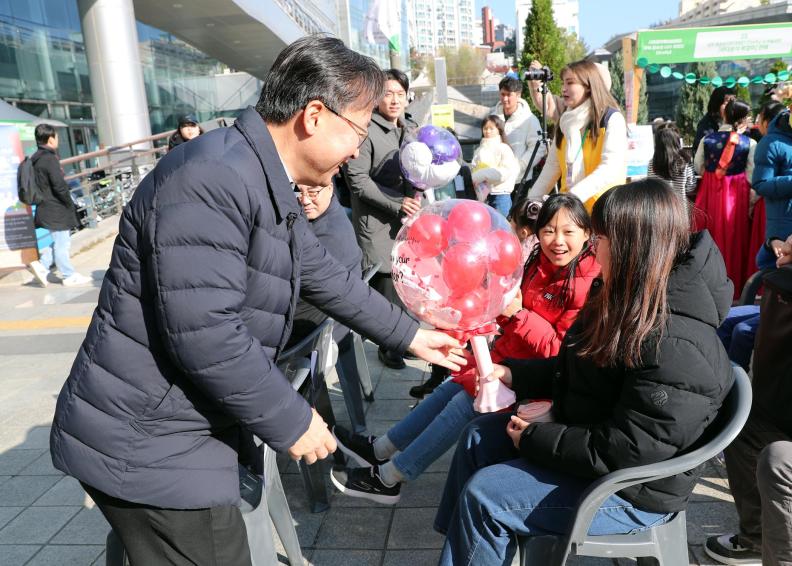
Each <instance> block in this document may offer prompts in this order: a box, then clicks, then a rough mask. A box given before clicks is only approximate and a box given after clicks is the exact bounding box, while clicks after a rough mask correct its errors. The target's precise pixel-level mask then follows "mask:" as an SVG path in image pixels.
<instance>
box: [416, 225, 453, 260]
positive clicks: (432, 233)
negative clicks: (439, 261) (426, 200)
mask: <svg viewBox="0 0 792 566" xmlns="http://www.w3.org/2000/svg"><path fill="white" fill-rule="evenodd" d="M445 225H446V221H445V220H443V217H442V216H438V215H437V214H423V215H421V216H419V217H418V218H417V219H416V220H415V222H413V224H412V226H410V228H409V229H408V230H407V240H408V241H409V242H410V246H411V247H412V249H413V250H415V251H416V252H417V253H418V255H419V256H420V257H435V256H437V255H439V254H440V252H442V251H443V250H444V249H445V248H446V246H448V239H447V238H446V236H445V233H444V232H445Z"/></svg>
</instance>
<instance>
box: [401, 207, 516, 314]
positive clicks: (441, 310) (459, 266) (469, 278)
mask: <svg viewBox="0 0 792 566" xmlns="http://www.w3.org/2000/svg"><path fill="white" fill-rule="evenodd" d="M521 253H522V252H521V246H520V241H519V240H518V239H517V236H516V235H515V234H514V232H513V231H512V229H511V227H510V226H509V222H508V221H507V220H506V218H504V217H503V215H501V214H499V213H498V212H497V211H496V210H495V209H493V208H491V207H489V206H487V205H485V204H482V203H479V202H477V201H473V200H460V199H450V200H444V201H440V202H436V203H434V204H430V205H428V206H426V207H424V208H422V209H421V210H420V211H419V212H418V213H416V214H415V215H413V216H412V217H410V218H409V219H408V221H407V222H406V224H405V225H404V226H403V227H402V229H401V230H400V231H399V233H398V235H397V236H396V243H395V245H394V247H393V252H392V254H391V260H392V273H393V282H394V286H395V288H396V292H397V293H398V294H399V297H400V298H401V299H402V301H403V302H404V304H405V306H407V308H409V309H410V311H412V312H413V313H415V315H416V316H418V318H420V319H421V320H423V321H424V322H427V323H429V324H431V325H432V326H435V327H436V328H440V329H446V330H472V329H475V328H478V327H480V326H483V325H485V324H488V323H490V322H492V321H493V320H495V318H496V317H497V316H498V315H499V314H500V313H501V312H503V310H504V309H505V308H506V306H508V305H509V303H511V301H512V300H513V299H514V297H515V295H516V294H517V290H518V288H519V285H520V280H521V277H522V256H521Z"/></svg>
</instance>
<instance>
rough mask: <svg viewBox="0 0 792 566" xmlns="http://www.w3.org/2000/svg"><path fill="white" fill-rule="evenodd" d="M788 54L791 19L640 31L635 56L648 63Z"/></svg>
mask: <svg viewBox="0 0 792 566" xmlns="http://www.w3.org/2000/svg"><path fill="white" fill-rule="evenodd" d="M787 57H792V23H778V24H757V25H746V26H718V27H709V28H680V29H658V30H646V31H640V32H638V45H637V52H636V59H637V60H641V59H644V60H645V61H647V62H649V63H691V62H695V61H733V60H739V59H773V58H787ZM639 64H640V63H639Z"/></svg>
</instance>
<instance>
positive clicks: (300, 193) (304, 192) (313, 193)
mask: <svg viewBox="0 0 792 566" xmlns="http://www.w3.org/2000/svg"><path fill="white" fill-rule="evenodd" d="M329 186H330V185H327V186H324V187H311V188H310V189H301V188H300V187H297V186H295V187H294V195H295V196H296V197H297V198H298V199H303V198H305V197H308V198H309V199H311V200H316V199H317V198H318V197H319V195H320V194H321V193H322V191H323V190H325V189H326V188H327V187H329Z"/></svg>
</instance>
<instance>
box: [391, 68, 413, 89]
mask: <svg viewBox="0 0 792 566" xmlns="http://www.w3.org/2000/svg"><path fill="white" fill-rule="evenodd" d="M385 80H386V81H396V82H397V83H399V84H400V85H401V87H402V88H403V89H404V92H407V91H408V90H410V79H408V78H407V75H405V74H404V73H402V72H401V71H400V70H399V69H388V70H387V71H385Z"/></svg>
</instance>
